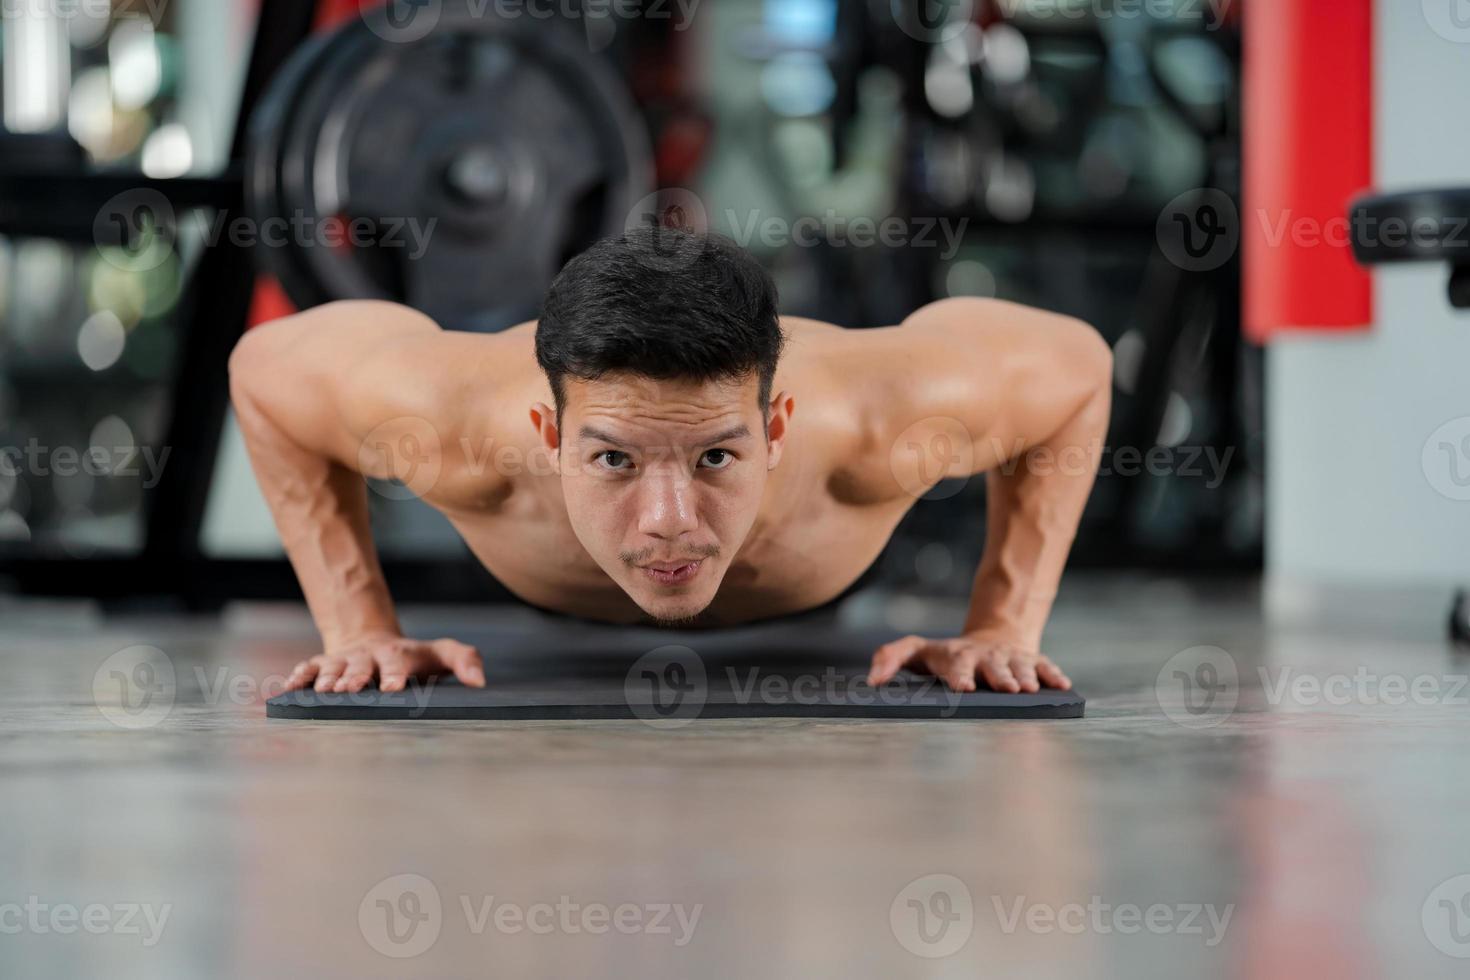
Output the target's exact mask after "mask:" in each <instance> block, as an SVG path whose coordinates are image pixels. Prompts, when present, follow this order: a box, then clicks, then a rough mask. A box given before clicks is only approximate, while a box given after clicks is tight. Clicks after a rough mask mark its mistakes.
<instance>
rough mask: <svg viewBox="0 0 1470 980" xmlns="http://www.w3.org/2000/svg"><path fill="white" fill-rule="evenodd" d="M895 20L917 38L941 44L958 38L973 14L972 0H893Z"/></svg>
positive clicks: (909, 34) (891, 3)
mask: <svg viewBox="0 0 1470 980" xmlns="http://www.w3.org/2000/svg"><path fill="white" fill-rule="evenodd" d="M889 9H890V10H891V11H892V12H893V22H894V23H895V24H897V25H898V29H899V30H901V31H903V32H904V33H905V34H907V35H908V36H909V37H911V38H913V39H914V40H915V41H922V42H925V43H928V44H940V43H943V42H945V41H948V40H949V39H950V38H953V37H957V36H958V35H959V33H960V32H961V31H963V30H964V29H965V26H966V25H967V24H969V23H970V21H971V20H972V19H973V17H974V9H975V8H974V3H973V0H890V7H889Z"/></svg>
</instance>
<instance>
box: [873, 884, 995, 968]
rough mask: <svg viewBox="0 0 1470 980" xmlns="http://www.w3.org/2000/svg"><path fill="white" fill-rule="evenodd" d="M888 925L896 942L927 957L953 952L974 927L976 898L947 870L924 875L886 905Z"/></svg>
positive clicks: (912, 951)
mask: <svg viewBox="0 0 1470 980" xmlns="http://www.w3.org/2000/svg"><path fill="white" fill-rule="evenodd" d="M888 928H889V929H891V930H892V931H893V938H894V939H896V940H898V944H899V945H900V946H902V947H903V948H904V949H906V950H908V951H909V952H910V953H913V954H914V955H915V956H920V957H923V958H924V959H926V960H933V959H942V958H943V957H946V956H953V955H954V954H955V953H958V952H959V951H960V950H961V949H962V948H964V945H965V943H967V942H969V941H970V936H971V934H973V933H974V931H975V900H974V898H973V897H972V896H971V895H970V889H969V887H968V886H966V885H965V883H964V882H963V881H961V880H960V879H958V878H956V877H955V876H954V875H949V874H931V875H924V876H923V877H922V878H915V879H914V880H913V881H911V882H909V883H908V884H907V885H904V886H903V888H902V890H900V891H899V893H898V894H897V895H895V896H894V897H893V901H892V902H891V903H889V906H888Z"/></svg>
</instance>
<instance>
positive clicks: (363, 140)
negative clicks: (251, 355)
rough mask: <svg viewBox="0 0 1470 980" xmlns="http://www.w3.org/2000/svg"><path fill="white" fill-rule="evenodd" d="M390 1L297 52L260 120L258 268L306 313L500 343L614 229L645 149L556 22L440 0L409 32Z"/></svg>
mask: <svg viewBox="0 0 1470 980" xmlns="http://www.w3.org/2000/svg"><path fill="white" fill-rule="evenodd" d="M401 6H402V5H392V4H389V5H385V6H383V7H379V8H376V9H372V10H368V11H364V12H363V13H362V16H360V17H356V18H352V19H351V20H349V21H348V22H347V23H345V24H344V25H343V26H341V27H339V28H337V29H336V30H334V31H331V32H329V33H327V34H324V35H321V36H318V37H314V38H312V39H311V40H310V41H308V42H307V43H306V44H304V45H302V47H301V48H299V49H298V50H297V51H296V53H295V54H294V55H293V56H292V57H291V59H290V60H289V61H288V62H287V63H286V65H285V66H284V67H283V68H282V70H281V71H280V72H279V73H278V74H277V75H276V77H275V79H274V80H273V82H272V84H271V86H270V88H269V89H268V90H267V92H266V93H265V95H264V97H263V98H262V100H261V103H260V105H259V106H258V107H257V108H256V110H255V113H254V115H253V117H252V119H251V122H250V130H249V132H250V138H249V149H248V155H247V161H246V194H245V197H246V207H247V210H248V212H249V213H250V215H251V217H252V218H254V219H255V222H256V227H257V228H259V229H261V244H260V245H259V246H257V247H256V248H255V249H254V255H255V257H256V259H257V261H258V262H259V263H260V265H261V266H262V268H263V269H264V270H265V271H266V272H269V273H271V274H272V275H274V276H275V277H276V278H277V279H278V280H279V281H280V282H281V285H282V286H283V287H284V289H285V291H286V294H287V295H288V296H289V297H290V298H291V300H292V301H293V302H295V303H296V304H297V305H298V306H301V307H309V306H314V305H317V304H319V303H323V302H327V301H329V300H333V299H344V298H378V299H392V300H397V301H399V302H403V303H407V304H408V305H410V306H413V307H415V308H417V309H419V310H422V311H424V312H425V313H427V314H429V315H430V316H432V317H434V318H435V319H436V320H437V321H438V322H439V323H440V324H442V325H443V326H445V327H448V328H452V329H470V330H497V329H501V328H503V327H506V326H509V325H511V324H513V323H516V322H519V321H521V320H524V319H526V318H528V317H531V316H534V315H535V312H536V310H537V309H538V308H539V305H540V301H541V298H542V294H543V293H544V292H545V290H546V287H547V286H548V285H549V284H550V283H551V280H552V278H553V277H554V276H555V274H556V272H557V270H558V269H560V268H561V266H562V264H563V263H564V262H565V260H566V259H567V258H569V257H570V256H571V255H573V254H575V253H576V252H578V251H580V250H581V249H583V248H585V247H586V246H587V245H590V244H591V243H592V242H593V241H596V240H597V239H599V238H602V237H605V236H607V235H612V234H617V233H621V232H622V231H623V229H624V227H625V223H626V220H627V216H628V213H629V210H630V209H631V208H632V207H633V205H634V203H635V202H636V201H637V200H638V199H639V198H641V197H643V196H644V195H646V194H647V193H648V192H649V190H650V189H651V188H652V164H651V151H650V149H649V146H648V139H647V134H646V132H645V131H644V127H643V125H642V122H641V120H640V119H639V118H638V115H637V112H636V110H635V108H634V106H633V104H632V102H631V100H630V99H629V97H628V95H627V93H626V90H625V88H624V86H623V84H622V82H621V81H620V80H619V79H618V77H617V76H616V75H615V74H614V73H613V72H612V70H611V69H610V68H608V67H607V66H606V65H605V64H603V63H602V62H601V61H599V60H598V59H597V58H596V57H595V56H593V55H591V54H589V53H588V51H587V48H586V44H585V42H582V41H581V40H580V38H579V37H578V36H577V35H576V34H575V33H574V32H573V33H569V31H570V28H567V29H565V30H564V29H562V28H563V27H564V26H565V25H562V24H559V23H556V22H545V21H543V20H539V19H532V18H527V17H504V16H497V15H496V12H495V10H494V9H491V8H485V7H484V5H483V4H471V3H468V2H453V0H451V2H446V3H443V4H442V5H441V4H437V3H436V4H420V5H417V6H415V7H414V8H413V14H414V16H415V17H427V18H432V19H431V20H430V21H428V22H426V23H425V25H424V27H425V28H426V29H425V30H422V31H421V30H418V29H416V25H415V24H413V23H411V22H404V21H403V19H402V14H403V12H402V11H401V10H396V7H401ZM420 35H422V36H420ZM268 222H270V223H269V224H268ZM269 229H274V230H275V232H276V236H275V237H276V238H277V239H280V238H284V239H285V241H284V243H273V242H269V241H267V240H266V235H267V231H268V230H269ZM287 229H289V233H287Z"/></svg>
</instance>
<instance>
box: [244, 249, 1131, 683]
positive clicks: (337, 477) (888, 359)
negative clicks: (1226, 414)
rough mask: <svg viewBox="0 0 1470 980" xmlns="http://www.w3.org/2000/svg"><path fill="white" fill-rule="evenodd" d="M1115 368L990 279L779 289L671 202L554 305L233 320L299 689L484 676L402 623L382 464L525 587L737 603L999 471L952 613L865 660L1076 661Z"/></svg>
mask: <svg viewBox="0 0 1470 980" xmlns="http://www.w3.org/2000/svg"><path fill="white" fill-rule="evenodd" d="M1111 371H1112V358H1111V352H1110V350H1109V348H1108V346H1107V344H1106V343H1105V342H1104V341H1103V340H1102V339H1101V338H1100V337H1099V336H1098V334H1097V332H1096V331H1094V330H1093V329H1092V328H1091V327H1089V326H1087V325H1086V324H1084V323H1082V322H1080V321H1077V320H1074V319H1070V318H1068V317H1063V316H1057V315H1054V314H1050V313H1044V312H1040V311H1037V310H1033V309H1029V308H1026V307H1022V306H1017V305H1014V304H1011V303H1004V302H999V301H994V300H983V299H948V300H943V301H940V302H937V303H932V304H930V305H928V306H925V307H923V308H922V309H920V310H918V311H917V312H916V313H914V314H913V315H912V316H910V317H909V318H908V319H906V320H905V321H904V322H903V323H902V324H900V325H898V326H894V327H884V328H879V329H871V330H846V329H843V328H840V327H836V326H833V325H831V324H827V323H821V322H818V321H814V320H804V319H798V318H794V317H778V314H777V311H776V291H775V287H774V285H773V283H772V282H771V280H770V277H769V276H768V275H767V274H766V273H765V272H764V271H763V270H762V269H761V267H760V266H759V265H758V264H757V263H756V262H755V260H754V259H753V258H752V257H751V256H749V255H748V254H747V253H745V252H744V251H742V250H741V249H739V248H738V247H737V246H735V245H734V244H733V243H731V242H729V241H727V240H725V239H721V238H718V237H714V236H711V237H708V238H705V237H701V236H696V235H692V234H685V233H680V232H671V231H668V230H658V229H651V230H643V231H636V232H632V233H630V234H629V235H628V236H626V237H625V238H621V239H616V240H610V241H605V242H602V243H599V244H598V245H595V246H593V247H592V248H591V249H589V250H588V251H586V252H584V253H582V254H581V255H579V256H577V257H576V258H574V259H572V260H571V261H570V262H568V263H567V265H566V267H565V268H564V269H563V270H562V272H561V273H560V275H559V276H558V277H557V279H556V281H555V282H554V283H553V284H552V286H551V288H550V290H549V291H548V293H547V296H546V301H545V304H544V307H543V312H542V316H541V319H540V320H539V322H535V323H524V324H521V325H520V326H517V327H513V328H511V329H509V330H506V331H504V332H501V333H497V334H474V333H461V332H450V331H442V330H440V329H439V327H438V326H436V325H435V324H434V323H433V322H432V321H430V320H429V319H428V318H426V317H424V316H423V315H421V314H419V313H417V312H415V311H413V310H411V309H408V308H405V307H401V306H397V305H394V304H391V303H384V302H339V303H332V304H329V305H326V306H322V307H318V308H316V309H312V310H309V311H306V312H304V313H299V314H297V315H295V316H291V317H287V318H285V319H282V320H278V321H275V322H273V323H270V324H266V325H264V326H261V327H259V328H257V329H254V330H251V331H250V332H249V333H248V334H246V336H245V338H244V339H243V340H242V341H241V342H240V344H239V345H238V346H237V348H236V349H235V352H234V354H233V356H232V357H231V359H230V391H231V396H232V399H233V401H234V405H235V410H236V412H237V414H238V417H239V422H240V427H241V430H242V431H243V433H244V437H245V442H246V445H247V447H248V450H249V453H250V458H251V462H252V465H253V467H254V469H255V473H256V477H257V479H258V480H259V482H260V486H261V489H262V491H263V492H264V494H265V498H266V500H267V502H268V503H269V505H270V508H271V512H272V514H273V515H274V518H275V522H276V527H277V529H278V530H279V532H280V535H281V539H282V541H283V542H284V544H285V547H286V551H287V554H288V555H289V557H290V560H291V563H292V566H293V567H294V569H295V571H296V574H297V576H298V578H299V579H300V582H301V587H302V590H303V591H304V593H305V595H306V600H307V603H308V605H309V607H310V609H311V614H312V616H313V618H314V619H315V622H316V625H317V627H318V629H319V630H320V632H321V636H322V643H323V652H322V653H321V654H320V655H319V656H316V657H313V658H311V659H310V660H308V661H305V662H303V663H301V664H299V665H297V667H296V669H295V670H294V671H293V672H292V674H291V677H290V681H289V684H288V688H290V689H295V688H300V687H305V686H307V685H309V684H310V685H314V687H315V689H316V690H318V691H348V692H356V691H359V690H361V689H362V688H363V687H365V686H366V685H368V684H370V683H372V682H373V681H375V680H376V681H377V682H378V683H379V685H380V686H381V688H382V689H383V690H385V691H397V690H401V689H402V688H403V687H404V685H405V684H406V682H407V680H408V678H409V677H415V676H426V675H431V674H436V673H443V672H452V673H453V674H454V675H455V676H456V677H458V678H459V680H461V681H462V682H463V683H465V684H469V685H472V686H482V685H483V684H484V683H485V679H484V673H483V669H482V665H481V659H480V655H479V653H478V651H476V650H474V649H473V648H472V647H469V646H467V645H465V644H463V643H459V642H457V641H455V640H452V639H439V640H434V641H429V642H421V641H416V640H412V639H408V638H406V637H404V636H403V635H402V633H401V632H400V630H399V625H398V620H397V618H396V616H395V614H394V609H393V603H392V600H391V599H390V598H389V595H388V590H387V587H386V585H385V583H384V580H383V575H382V571H381V568H380V567H379V564H378V561H377V557H376V553H375V549H374V547H373V542H372V539H371V533H370V530H369V524H368V497H367V493H368V490H367V485H366V482H365V480H364V476H370V477H374V478H378V479H397V480H399V481H401V482H402V483H403V484H404V485H405V486H406V487H407V488H408V489H409V490H411V491H412V492H414V493H416V494H417V495H418V496H419V497H421V498H422V499H423V500H424V501H426V502H428V503H429V504H431V505H432V506H434V507H435V508H437V509H438V510H439V511H441V512H442V513H443V514H444V515H445V516H446V517H447V518H448V519H449V521H450V522H451V523H452V524H453V526H454V527H455V528H456V529H457V530H458V531H459V533H460V534H461V535H462V536H463V537H464V540H465V542H466V543H467V544H468V545H469V547H470V549H471V550H472V551H473V552H474V553H475V555H476V556H477V557H478V558H479V559H480V561H482V562H483V563H484V564H485V567H486V568H488V569H489V570H490V572H491V573H492V574H493V575H494V576H495V577H496V578H497V579H498V580H499V581H500V582H502V583H503V584H504V585H505V586H506V587H507V588H508V589H509V590H510V591H511V592H513V593H514V594H515V595H517V596H518V597H520V598H522V599H524V600H526V601H527V602H529V603H532V604H535V605H537V606H540V607H543V608H545V609H551V610H555V611H558V612H563V613H568V614H572V615H576V616H579V617H583V618H586V619H593V620H600V621H605V622H609V623H650V622H651V623H654V624H658V625H671V626H722V625H731V624H736V623H745V622H750V621H753V620H759V619H764V618H767V617H772V616H779V615H784V614H789V613H796V612H800V611H803V610H807V609H811V608H813V607H816V606H818V605H820V604H822V603H824V602H826V601H828V600H831V599H832V598H833V597H835V596H837V595H839V594H840V593H841V592H842V591H843V590H844V589H845V588H846V587H847V586H848V585H850V584H851V583H853V582H854V581H856V580H857V579H858V577H859V576H860V575H861V574H862V572H863V571H864V570H865V569H867V568H868V567H869V566H870V565H871V564H872V563H873V562H874V560H875V559H876V558H877V557H878V555H879V553H880V552H881V551H882V550H883V547H884V545H885V544H886V543H887V542H888V539H889V536H890V535H891V534H892V532H893V529H894V527H895V526H896V525H897V524H898V522H899V520H900V519H901V518H902V517H903V516H904V514H905V513H907V512H908V510H909V508H910V507H912V506H913V505H914V503H915V501H916V500H917V499H918V498H919V496H921V495H922V494H923V493H924V492H925V491H926V490H928V489H929V488H930V487H932V486H934V485H935V484H936V483H938V482H939V481H940V480H941V479H944V478H952V477H967V476H970V475H972V474H977V473H981V472H986V473H987V479H988V481H989V482H988V487H987V489H988V493H987V501H988V503H987V528H988V530H987V538H986V543H985V551H984V556H983V558H982V560H981V562H980V567H979V569H978V570H977V572H976V575H975V580H974V590H973V595H972V597H971V600H970V607H969V614H968V616H967V618H966V621H965V624H964V628H963V631H962V633H961V635H960V636H957V637H919V636H907V637H904V638H903V639H900V640H896V641H894V642H892V643H889V644H886V645H884V646H883V647H881V648H880V649H878V650H877V651H876V652H875V654H874V656H873V661H872V667H871V671H870V676H869V680H870V682H871V683H873V684H875V685H876V684H882V683H885V682H886V681H887V680H888V679H889V678H891V677H893V676H894V674H896V673H897V672H898V671H899V670H900V669H901V668H903V667H905V666H908V667H911V668H913V669H916V670H928V671H930V672H932V673H934V674H936V675H938V676H939V677H941V678H942V679H943V680H944V681H945V682H946V683H947V684H949V685H950V686H951V687H952V688H954V689H956V690H960V691H972V690H975V689H976V685H977V681H978V682H979V683H984V684H988V685H989V686H990V687H991V688H993V689H995V690H997V691H1009V692H1016V691H1036V690H1038V689H1039V688H1040V687H1041V686H1050V687H1058V688H1066V687H1069V686H1070V682H1069V681H1068V679H1067V677H1066V675H1065V674H1063V673H1062V671H1061V670H1060V669H1059V668H1058V667H1057V666H1056V665H1055V664H1053V663H1052V662H1051V660H1049V659H1048V658H1047V657H1046V656H1044V655H1043V654H1042V652H1041V635H1042V628H1043V627H1044V625H1045V623H1046V619H1047V616H1048V614H1049V612H1050V609H1051V605H1052V600H1053V598H1054V596H1055V593H1056V588H1057V584H1058V581H1059V580H1060V578H1061V574H1062V567H1063V565H1064V564H1065V563H1066V558H1067V552H1068V550H1069V549H1070V547H1071V543H1072V539H1073V536H1074V534H1075V532H1076V528H1077V523H1078V520H1079V519H1080V517H1081V514H1082V508H1083V504H1084V503H1085V502H1086V500H1087V496H1088V493H1089V492H1090V490H1091V487H1092V482H1093V477H1094V475H1095V473H1096V470H1097V464H1098V459H1099V456H1100V453H1101V447H1102V441H1103V437H1104V435H1105V432H1106V427H1107V421H1108V410H1109V398H1110V392H1111ZM1043 464H1044V465H1043ZM492 653H493V651H492Z"/></svg>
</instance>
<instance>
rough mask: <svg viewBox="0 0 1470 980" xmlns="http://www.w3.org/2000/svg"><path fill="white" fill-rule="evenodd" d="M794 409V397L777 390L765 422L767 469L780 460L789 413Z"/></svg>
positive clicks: (773, 466)
mask: <svg viewBox="0 0 1470 980" xmlns="http://www.w3.org/2000/svg"><path fill="white" fill-rule="evenodd" d="M795 411H796V399H794V398H792V397H791V396H790V395H788V394H787V393H786V392H784V391H782V392H779V393H777V395H776V397H774V398H772V399H771V408H770V419H769V421H767V422H766V445H767V446H769V447H770V453H769V454H768V455H767V457H766V469H768V470H774V469H775V468H776V464H777V463H779V462H781V450H782V449H783V447H784V446H785V444H786V433H787V432H789V431H791V415H792V413H793V412H795Z"/></svg>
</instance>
